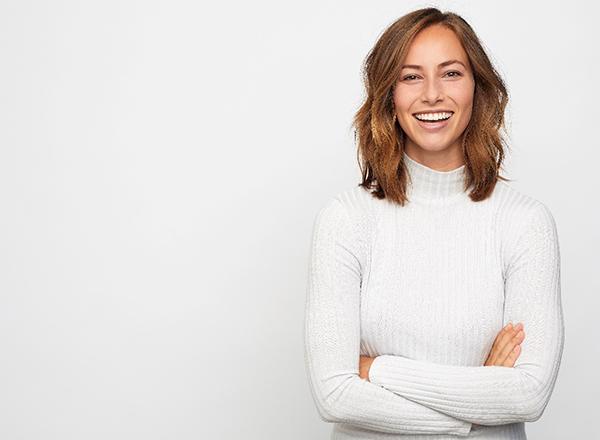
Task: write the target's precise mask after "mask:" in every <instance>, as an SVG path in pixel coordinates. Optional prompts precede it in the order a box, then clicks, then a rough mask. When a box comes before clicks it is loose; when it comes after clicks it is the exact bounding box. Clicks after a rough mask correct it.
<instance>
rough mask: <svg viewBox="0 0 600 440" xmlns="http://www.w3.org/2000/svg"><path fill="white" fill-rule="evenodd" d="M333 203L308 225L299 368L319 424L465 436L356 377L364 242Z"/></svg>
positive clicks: (463, 429)
mask: <svg viewBox="0 0 600 440" xmlns="http://www.w3.org/2000/svg"><path fill="white" fill-rule="evenodd" d="M356 229H357V228H356V222H355V219H351V216H349V215H348V210H347V208H346V207H345V206H344V205H343V204H342V203H341V202H340V201H339V200H338V199H333V200H332V201H331V202H330V203H328V204H327V205H326V206H324V207H323V208H322V209H321V210H320V212H319V213H318V214H317V217H316V220H315V223H314V225H313V233H312V247H311V257H310V264H309V282H308V289H307V300H306V309H305V339H304V354H305V366H306V371H307V374H308V378H309V384H310V389H311V393H312V397H313V400H314V403H315V404H316V407H317V410H318V413H319V415H320V417H321V419H322V420H323V421H326V422H332V423H348V424H352V425H356V426H359V427H361V428H364V429H367V430H372V431H378V432H386V433H395V434H454V435H458V436H467V435H468V434H469V432H470V430H471V423H469V422H466V421H463V420H458V419H456V418H454V417H451V416H448V415H446V414H442V413H441V412H438V411H436V410H434V409H431V408H428V407H426V406H423V405H421V404H419V403H416V402H413V401H411V400H409V399H407V398H405V397H402V396H399V395H397V394H395V393H393V392H391V391H388V390H386V389H384V388H382V387H380V386H378V385H374V384H372V383H371V382H369V381H368V380H365V379H362V378H361V377H360V376H359V357H360V354H361V353H360V289H361V272H362V267H363V266H364V259H363V258H364V253H363V249H364V246H363V245H364V242H363V240H364V237H359V236H358V234H357V233H356Z"/></svg>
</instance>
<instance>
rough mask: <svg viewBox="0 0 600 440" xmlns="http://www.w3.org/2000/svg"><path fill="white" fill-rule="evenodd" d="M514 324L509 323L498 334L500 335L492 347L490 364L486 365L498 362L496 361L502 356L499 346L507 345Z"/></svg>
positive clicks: (489, 358)
mask: <svg viewBox="0 0 600 440" xmlns="http://www.w3.org/2000/svg"><path fill="white" fill-rule="evenodd" d="M512 330H513V328H512V323H510V322H509V323H508V324H507V325H505V326H504V328H503V329H502V330H501V331H500V332H499V333H498V335H497V336H496V339H495V340H494V344H493V345H492V349H491V351H490V356H489V357H488V362H487V363H486V365H488V364H489V365H494V363H495V362H496V359H497V358H498V355H499V354H500V352H499V350H498V347H499V346H504V344H506V338H507V337H510V335H511V334H512Z"/></svg>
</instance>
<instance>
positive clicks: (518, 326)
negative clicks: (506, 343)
mask: <svg viewBox="0 0 600 440" xmlns="http://www.w3.org/2000/svg"><path fill="white" fill-rule="evenodd" d="M522 328H523V324H522V323H520V322H519V323H518V324H517V325H516V326H515V329H517V330H519V329H522Z"/></svg>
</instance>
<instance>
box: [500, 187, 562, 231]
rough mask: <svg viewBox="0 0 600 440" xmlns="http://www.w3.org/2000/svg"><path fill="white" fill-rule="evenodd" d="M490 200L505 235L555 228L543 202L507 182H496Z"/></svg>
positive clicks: (551, 215)
mask: <svg viewBox="0 0 600 440" xmlns="http://www.w3.org/2000/svg"><path fill="white" fill-rule="evenodd" d="M492 198H493V200H494V202H495V203H496V206H497V210H498V212H497V219H498V221H499V223H500V225H501V227H502V229H503V230H504V231H505V232H506V233H511V232H512V233H514V234H518V233H519V232H522V231H523V230H524V229H527V228H528V227H532V226H533V227H535V226H543V227H550V228H555V227H556V225H555V220H554V215H553V214H552V211H551V209H550V208H549V206H548V205H547V204H546V203H545V202H544V201H542V200H541V199H539V198H537V197H534V196H533V195H531V194H528V193H526V192H524V191H522V190H520V189H517V188H516V187H515V186H513V185H511V184H509V183H507V182H504V181H498V183H497V184H496V188H495V189H494V193H493V196H492Z"/></svg>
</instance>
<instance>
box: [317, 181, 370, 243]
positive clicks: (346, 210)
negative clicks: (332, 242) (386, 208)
mask: <svg viewBox="0 0 600 440" xmlns="http://www.w3.org/2000/svg"><path fill="white" fill-rule="evenodd" d="M378 201H379V199H376V198H375V197H373V195H371V193H370V192H369V191H368V190H367V189H365V188H363V187H361V186H356V187H352V188H345V189H343V190H342V191H339V192H337V193H333V194H332V195H330V196H329V197H328V198H327V199H326V201H325V202H324V203H323V204H322V205H321V206H320V208H319V211H318V213H317V222H318V223H320V224H323V225H328V226H329V227H330V228H334V229H336V230H340V229H343V228H344V226H347V227H348V228H350V229H352V230H353V231H354V232H359V233H360V235H363V236H365V235H368V232H369V231H370V230H371V229H372V223H373V220H374V216H375V209H376V207H375V205H376V204H377V202H378Z"/></svg>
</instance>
